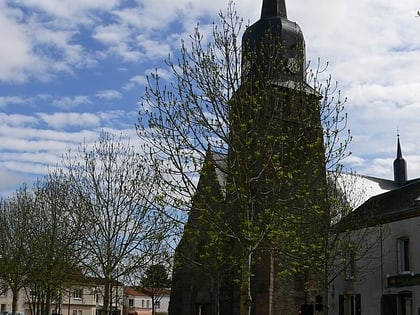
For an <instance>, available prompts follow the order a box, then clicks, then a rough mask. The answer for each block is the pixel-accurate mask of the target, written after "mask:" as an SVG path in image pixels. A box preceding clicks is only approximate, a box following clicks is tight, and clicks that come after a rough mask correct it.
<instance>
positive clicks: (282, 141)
mask: <svg viewBox="0 0 420 315" xmlns="http://www.w3.org/2000/svg"><path fill="white" fill-rule="evenodd" d="M242 26H243V23H242V20H241V19H240V18H239V17H238V16H237V14H236V12H235V9H234V6H233V4H232V3H231V5H230V6H229V7H228V11H227V13H226V14H224V13H221V14H220V23H219V24H214V27H213V32H212V34H211V35H212V36H211V38H210V40H209V41H208V42H207V41H206V37H205V36H204V35H203V34H202V33H201V32H200V30H199V28H198V27H197V28H196V29H195V32H194V33H193V34H192V35H191V42H189V43H186V42H182V45H181V49H180V52H179V55H178V56H177V58H169V59H168V60H167V61H166V63H167V66H168V68H169V70H170V71H171V73H172V74H173V81H172V82H170V83H169V84H167V85H166V84H165V83H164V82H163V81H162V78H161V77H160V76H159V73H158V72H156V73H153V74H151V76H150V77H149V86H148V88H147V89H146V92H145V95H144V97H143V102H142V107H141V110H140V115H139V122H138V125H137V132H138V135H139V137H140V138H141V139H142V140H144V141H145V143H146V144H145V147H144V151H145V152H146V153H147V155H146V157H147V158H148V163H149V164H150V165H153V166H155V168H156V169H157V172H158V174H159V175H160V176H161V184H163V188H162V191H165V192H166V193H167V200H169V201H171V202H170V204H169V206H168V213H169V211H173V212H172V214H173V218H174V220H179V221H182V219H183V218H184V217H185V215H184V213H189V219H188V223H187V224H186V226H185V231H184V235H188V241H184V240H181V243H180V245H179V247H183V248H184V252H183V253H178V256H180V257H176V260H177V259H178V260H184V261H185V260H188V259H190V260H191V262H190V263H191V265H192V266H194V268H198V269H200V270H201V271H202V272H203V271H204V273H207V274H208V275H209V277H210V278H212V279H213V280H214V282H215V283H216V284H215V286H216V288H215V289H216V290H215V291H218V289H221V288H218V287H217V285H218V283H219V280H220V279H219V276H217V275H221V274H222V273H224V272H226V271H228V270H232V269H234V268H235V267H234V266H236V268H237V269H239V273H237V274H234V277H236V278H237V281H238V283H239V286H240V291H241V294H240V295H241V303H240V304H241V312H240V313H241V314H250V313H251V310H252V300H253V296H252V288H251V279H252V277H253V273H254V272H255V269H254V268H255V266H256V263H257V262H258V261H261V260H266V261H271V260H272V258H273V257H275V258H276V266H272V267H273V268H275V269H276V270H277V271H278V273H279V274H280V275H283V276H290V275H294V274H302V273H303V274H308V273H309V268H312V270H313V273H317V272H320V273H322V274H325V272H326V271H325V269H324V268H325V264H324V262H325V260H326V259H327V255H326V254H325V253H326V251H328V250H329V249H328V246H329V245H330V243H329V240H330V239H329V238H330V235H331V234H330V233H329V231H330V223H331V213H330V209H331V208H330V207H329V205H328V203H329V200H328V192H327V184H326V173H325V170H326V168H329V169H333V170H334V171H337V172H341V163H340V161H341V160H342V159H343V158H344V157H346V156H347V154H348V153H347V151H346V148H347V145H348V143H349V141H350V140H351V137H350V136H349V134H347V133H346V132H347V126H346V122H347V116H346V114H345V113H344V111H343V110H344V107H343V104H344V102H345V101H343V100H342V99H341V96H340V93H339V91H338V90H337V89H336V88H335V86H334V85H333V84H332V81H331V79H330V78H327V80H326V83H325V84H322V83H320V82H321V81H319V75H320V74H322V73H323V72H324V70H325V69H320V67H318V68H316V69H315V70H314V71H312V72H309V74H308V82H310V83H311V87H310V86H308V85H307V84H306V83H305V82H304V80H303V79H301V78H299V79H296V77H297V76H300V75H302V74H303V73H305V71H306V65H305V60H304V55H301V54H297V55H296V56H295V58H294V60H290V59H289V60H285V59H284V58H283V56H284V55H285V54H284V53H285V52H286V51H287V49H288V47H284V46H283V43H282V41H281V39H279V38H278V37H277V36H276V35H275V34H272V33H270V32H268V33H267V34H264V36H263V41H264V42H263V43H254V42H252V40H251V42H247V41H245V42H244V46H241V44H240V40H239V35H240V34H241V33H242ZM302 46H303V43H302V42H297V43H296V46H295V47H294V49H296V50H297V51H299V50H300V49H301V48H302ZM285 61H286V62H285ZM290 61H293V63H294V66H295V67H296V66H297V71H295V70H296V69H292V70H293V71H292V70H291V69H290V67H288V66H289V65H290V63H289V62H290ZM291 72H292V73H291ZM321 99H322V101H320V100H321ZM292 104H295V105H296V104H300V106H293V105H292ZM321 126H322V127H321ZM343 131H344V133H345V136H344V138H340V135H341V134H342V132H343ZM322 140H324V141H322ZM308 156H310V158H306V159H305V158H302V157H308ZM198 175H200V176H201V177H200V183H199V185H197V178H198V177H199V176H198ZM203 177H205V178H206V180H209V182H204V181H203V180H202V179H203ZM174 209H175V210H179V211H180V212H176V211H174ZM188 242H190V244H188ZM197 248H199V249H200V250H199V251H198V250H197ZM229 249H230V250H229ZM194 251H195V253H197V252H200V253H201V255H197V254H194V253H193V252H194ZM208 257H211V258H212V259H208ZM279 257H282V259H278V258H279ZM177 267H178V266H177V265H176V264H175V267H174V268H175V270H176V269H177ZM215 271H217V272H215ZM186 272H188V271H186ZM309 285H310V284H309V282H308V283H306V284H305V286H309ZM305 290H307V289H305ZM215 299H216V300H217V297H215ZM216 313H217V311H216V312H215V314H216Z"/></svg>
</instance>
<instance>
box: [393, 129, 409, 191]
mask: <svg viewBox="0 0 420 315" xmlns="http://www.w3.org/2000/svg"><path fill="white" fill-rule="evenodd" d="M394 181H395V183H396V184H397V185H398V186H402V185H404V184H405V182H406V181H407V163H406V162H405V160H404V158H403V157H402V151H401V144H400V135H397V157H396V159H395V160H394Z"/></svg>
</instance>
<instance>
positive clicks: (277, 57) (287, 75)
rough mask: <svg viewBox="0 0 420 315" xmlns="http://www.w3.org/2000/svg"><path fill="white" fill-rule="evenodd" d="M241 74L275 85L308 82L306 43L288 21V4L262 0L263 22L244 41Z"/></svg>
mask: <svg viewBox="0 0 420 315" xmlns="http://www.w3.org/2000/svg"><path fill="white" fill-rule="evenodd" d="M242 49H243V53H242V58H243V59H242V72H243V74H244V75H245V77H247V78H251V77H252V76H253V75H256V73H258V75H256V77H258V76H260V77H261V76H265V79H266V80H268V81H272V82H277V83H279V84H280V83H284V82H295V83H304V82H305V70H306V59H305V40H304V38H303V34H302V30H301V29H300V27H299V26H298V25H297V24H296V23H294V22H292V21H290V20H289V19H288V18H287V13H286V1H285V0H263V3H262V10H261V18H260V19H259V20H258V21H257V22H255V23H254V24H252V25H251V26H249V27H248V28H247V29H246V30H245V32H244V35H243V37H242Z"/></svg>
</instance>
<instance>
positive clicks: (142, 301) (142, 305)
mask: <svg viewBox="0 0 420 315" xmlns="http://www.w3.org/2000/svg"><path fill="white" fill-rule="evenodd" d="M141 307H142V308H144V300H141Z"/></svg>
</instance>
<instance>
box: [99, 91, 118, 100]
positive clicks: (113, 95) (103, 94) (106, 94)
mask: <svg viewBox="0 0 420 315" xmlns="http://www.w3.org/2000/svg"><path fill="white" fill-rule="evenodd" d="M96 96H97V97H99V98H100V99H104V100H114V99H121V98H122V94H121V93H120V92H118V91H117V90H102V91H99V92H98V93H96Z"/></svg>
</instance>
